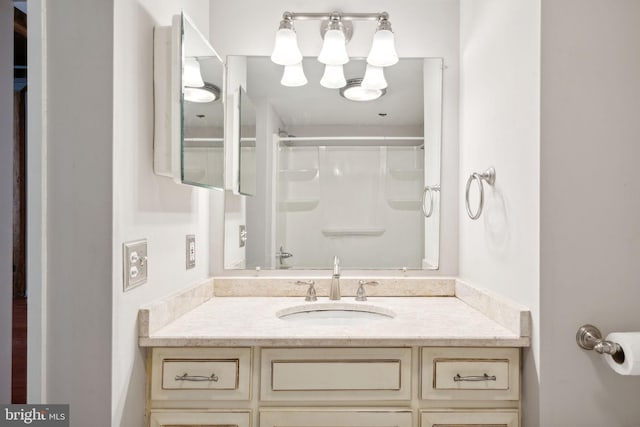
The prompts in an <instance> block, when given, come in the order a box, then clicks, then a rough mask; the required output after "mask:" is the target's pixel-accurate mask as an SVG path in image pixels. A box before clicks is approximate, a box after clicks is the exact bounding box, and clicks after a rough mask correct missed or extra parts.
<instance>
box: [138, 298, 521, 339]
mask: <svg viewBox="0 0 640 427" xmlns="http://www.w3.org/2000/svg"><path fill="white" fill-rule="evenodd" d="M203 301H204V302H202V303H201V304H199V305H197V306H195V307H193V308H189V310H186V311H185V312H184V313H183V314H181V315H179V316H176V317H175V318H172V319H167V321H166V322H162V323H158V327H152V326H151V324H153V321H150V319H151V318H152V316H151V314H150V313H151V309H148V310H147V311H145V310H144V309H143V310H141V312H140V317H139V322H140V325H139V326H140V336H139V344H140V346H143V347H173V346H180V347H206V346H387V347H389V346H464V347H528V346H529V345H530V338H529V336H528V335H529V334H528V332H527V333H523V332H522V331H527V330H528V326H526V325H525V326H522V327H521V326H517V327H518V328H522V331H521V332H518V331H517V330H513V328H512V329H509V328H507V327H505V326H503V325H501V324H500V323H498V321H496V320H492V318H490V317H489V316H488V315H491V313H488V315H485V314H483V313H482V312H481V311H479V310H478V309H476V308H473V307H472V305H473V304H468V303H467V302H464V301H463V300H461V299H460V298H457V297H455V296H448V297H416V296H412V297H404V296H403V297H370V298H369V300H368V301H366V302H356V301H354V299H353V297H343V298H342V300H341V301H329V300H328V299H327V298H326V297H319V298H318V301H317V302H316V303H312V302H305V301H304V298H301V297H280V296H276V297H217V296H212V297H210V298H209V297H207V299H203ZM327 303H330V304H341V303H349V304H363V305H374V306H378V307H382V308H383V309H387V310H391V311H392V312H394V313H395V317H394V318H386V317H380V318H379V319H361V318H358V319H343V320H340V321H337V320H336V319H320V320H313V321H312V320H309V319H301V320H294V319H292V318H289V319H287V318H278V317H277V315H276V312H278V311H279V310H282V309H286V308H289V307H293V306H299V305H305V304H308V305H309V306H311V305H313V304H327ZM518 310H519V308H518ZM502 311H504V309H502ZM515 313H516V316H515V317H516V318H517V316H518V315H520V314H519V313H525V314H526V313H528V312H524V311H517V310H516V311H515ZM521 317H523V318H524V316H521ZM524 323H526V322H524Z"/></svg>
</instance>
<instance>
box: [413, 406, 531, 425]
mask: <svg viewBox="0 0 640 427" xmlns="http://www.w3.org/2000/svg"><path fill="white" fill-rule="evenodd" d="M420 418H421V420H420V426H421V427H518V426H519V418H520V417H519V415H518V411H517V410H509V409H507V410H504V409H491V410H482V409H477V410H452V411H443V410H434V411H423V412H422V413H421V416H420Z"/></svg>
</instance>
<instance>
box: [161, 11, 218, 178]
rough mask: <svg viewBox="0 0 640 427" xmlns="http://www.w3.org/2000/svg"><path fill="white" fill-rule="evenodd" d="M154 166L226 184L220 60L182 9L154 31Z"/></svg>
mask: <svg viewBox="0 0 640 427" xmlns="http://www.w3.org/2000/svg"><path fill="white" fill-rule="evenodd" d="M154 98H155V131H154V170H155V172H156V174H158V175H163V176H167V177H170V178H172V179H173V180H174V181H176V182H178V183H181V184H189V185H195V186H200V187H205V188H223V187H224V182H223V181H224V148H223V147H224V117H225V107H224V64H223V62H222V61H221V59H220V57H219V56H218V54H217V53H216V51H215V50H214V49H213V47H211V45H210V44H209V42H208V41H207V38H206V37H204V36H203V35H202V34H201V33H200V31H198V29H197V28H196V27H195V25H194V24H193V23H192V21H191V20H190V19H189V18H188V17H187V16H185V15H184V14H181V15H176V16H174V17H173V19H172V24H171V26H170V27H156V29H155V34H154Z"/></svg>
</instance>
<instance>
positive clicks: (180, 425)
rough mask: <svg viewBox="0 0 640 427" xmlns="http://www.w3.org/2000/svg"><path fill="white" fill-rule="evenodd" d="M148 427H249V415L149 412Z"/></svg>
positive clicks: (238, 413)
mask: <svg viewBox="0 0 640 427" xmlns="http://www.w3.org/2000/svg"><path fill="white" fill-rule="evenodd" d="M149 426H150V427H190V426H192V427H250V426H251V413H250V412H249V411H246V412H219V411H207V412H204V411H193V410H191V411H188V410H183V411H151V415H150V417H149Z"/></svg>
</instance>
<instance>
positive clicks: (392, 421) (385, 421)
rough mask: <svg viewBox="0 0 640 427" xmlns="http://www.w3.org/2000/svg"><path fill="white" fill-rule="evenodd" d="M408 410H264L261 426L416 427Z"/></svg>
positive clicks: (261, 415) (261, 413) (262, 411)
mask: <svg viewBox="0 0 640 427" xmlns="http://www.w3.org/2000/svg"><path fill="white" fill-rule="evenodd" d="M412 425H413V423H412V413H411V410H407V409H384V408H380V409H376V408H369V409H350V408H344V409H335V408H326V409H325V408H317V409H301V408H299V409H293V408H292V409H285V410H281V409H261V410H260V425H259V427H326V426H332V427H412Z"/></svg>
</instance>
